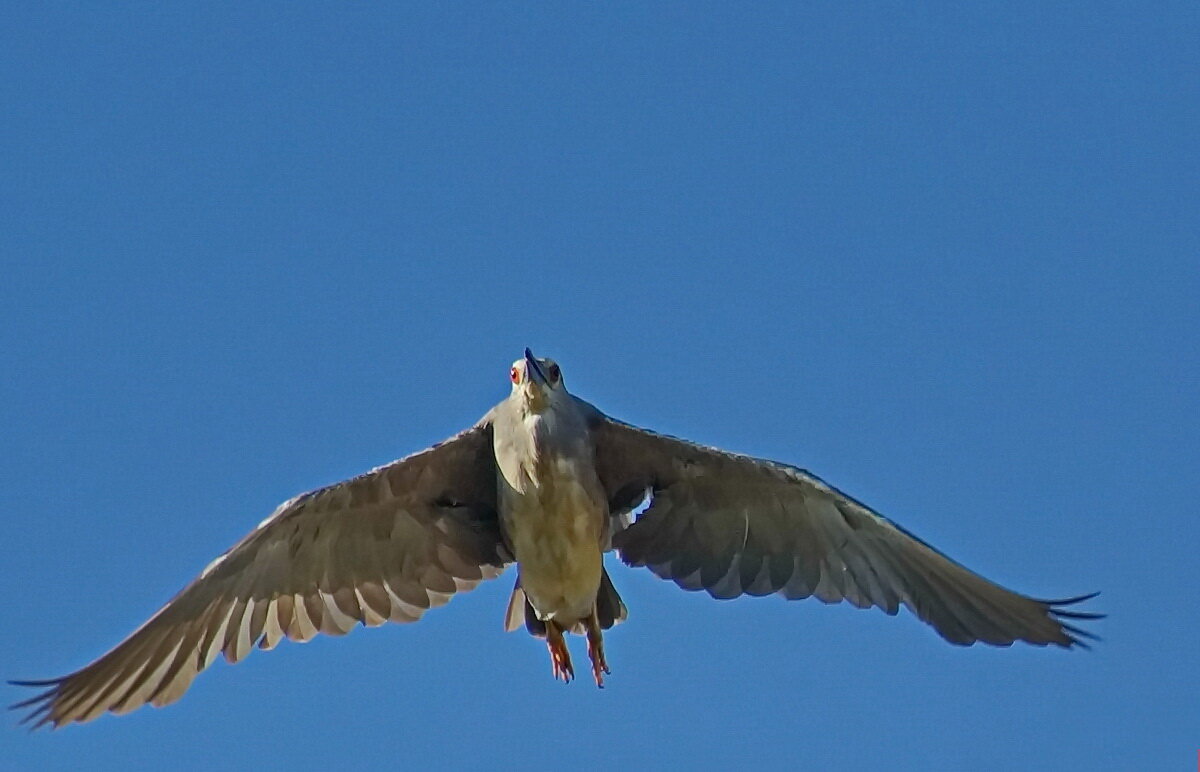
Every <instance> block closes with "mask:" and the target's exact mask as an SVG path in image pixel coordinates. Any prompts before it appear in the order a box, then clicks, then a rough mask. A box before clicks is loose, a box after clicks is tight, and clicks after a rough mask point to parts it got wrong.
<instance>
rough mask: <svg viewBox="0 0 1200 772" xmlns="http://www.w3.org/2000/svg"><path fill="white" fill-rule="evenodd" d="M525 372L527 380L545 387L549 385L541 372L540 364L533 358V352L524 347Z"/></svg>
mask: <svg viewBox="0 0 1200 772" xmlns="http://www.w3.org/2000/svg"><path fill="white" fill-rule="evenodd" d="M525 373H526V375H528V377H529V380H530V381H532V382H534V383H536V384H537V385H538V386H542V387H545V386H547V385H549V384H548V383H547V381H546V374H545V373H543V372H542V366H541V365H539V364H538V361H537V360H536V359H534V358H533V352H532V351H530V350H529V349H528V348H526V349H525Z"/></svg>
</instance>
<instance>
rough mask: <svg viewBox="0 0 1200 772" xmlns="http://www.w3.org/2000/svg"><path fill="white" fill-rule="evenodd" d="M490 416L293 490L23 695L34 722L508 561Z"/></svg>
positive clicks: (176, 684) (163, 699) (345, 621)
mask: <svg viewBox="0 0 1200 772" xmlns="http://www.w3.org/2000/svg"><path fill="white" fill-rule="evenodd" d="M492 453H493V451H492V429H491V424H490V422H489V420H488V419H487V418H485V419H484V420H483V421H482V422H480V423H479V424H477V425H476V426H474V427H472V428H471V429H468V430H467V431H465V432H463V433H461V434H459V435H457V436H455V437H453V438H451V439H449V440H447V441H446V442H444V443H441V444H439V445H435V446H434V447H432V448H430V449H428V450H425V451H422V452H420V453H416V454H413V455H411V456H408V457H407V458H403V459H400V460H399V461H395V462H393V463H391V464H388V465H386V466H382V467H379V468H378V469H375V470H373V471H371V472H367V473H366V474H363V475H360V476H359V477H355V478H353V479H350V480H346V481H344V482H340V483H337V484H335V485H330V486H328V487H326V488H321V489H319V490H315V491H312V492H310V493H305V494H303V495H301V496H297V497H296V498H294V499H292V500H291V501H288V502H286V503H284V504H282V505H281V506H280V507H279V508H278V509H276V510H275V513H274V514H272V515H271V516H270V517H268V518H267V519H266V520H264V521H263V522H262V524H261V525H259V526H258V528H256V529H255V530H254V531H253V532H251V533H250V534H249V535H247V536H246V537H245V538H244V539H242V540H241V541H240V542H238V543H237V544H236V545H234V546H233V547H232V548H231V549H230V550H229V551H228V552H226V553H225V554H224V555H222V556H221V557H219V558H217V559H216V560H214V561H213V562H212V563H211V564H210V565H209V566H208V568H206V569H204V571H203V572H202V573H201V574H200V576H198V577H197V578H196V579H195V580H194V581H193V582H192V583H191V584H189V585H188V586H187V587H186V588H184V589H183V590H182V591H181V592H180V593H179V594H178V595H176V596H175V598H174V599H172V600H171V601H170V602H169V603H167V605H165V606H164V607H163V608H162V609H160V610H159V612H158V613H157V614H155V615H154V616H153V617H152V618H151V619H150V620H149V621H147V622H146V623H145V624H144V625H142V626H141V627H140V628H138V630H137V631H136V632H134V633H133V634H132V635H130V636H129V637H128V638H126V639H125V640H124V641H123V642H121V643H120V644H119V645H117V647H116V648H114V649H113V650H112V651H110V652H108V653H107V654H105V655H104V656H102V657H101V658H100V659H98V660H96V661H95V662H92V663H91V664H89V665H87V666H86V667H84V668H82V669H81V670H77V671H75V672H74V673H71V674H70V675H67V676H64V677H62V678H55V679H52V680H49V681H26V682H18V683H21V684H22V685H27V686H42V687H47V688H46V689H45V690H44V691H43V692H42V693H40V694H38V695H37V696H35V697H33V698H32V699H29V700H26V701H25V702H22V703H19V704H18V705H14V706H13V707H14V708H21V707H29V708H32V712H31V713H30V714H29V716H28V717H27V718H26V720H27V721H30V720H31V721H33V722H34V726H35V727H36V726H41V725H43V724H53V725H54V726H55V727H58V726H62V725H63V724H67V723H70V722H72V721H80V722H82V721H89V720H91V719H93V718H95V717H97V716H99V715H100V714H102V713H104V712H105V711H112V712H114V713H125V712H127V711H130V710H133V709H134V708H137V707H139V706H141V705H144V704H146V703H153V704H154V705H157V706H161V705H166V704H168V703H171V702H174V701H175V700H177V699H179V698H180V697H181V696H182V695H183V693H184V691H185V690H186V689H187V688H188V686H189V685H191V682H192V679H194V678H195V677H196V674H197V673H199V672H200V671H201V670H203V669H204V668H206V667H208V666H209V665H210V664H212V662H213V660H214V659H215V658H216V656H217V654H219V653H223V654H224V655H225V659H226V660H228V661H229V662H237V661H239V660H241V659H242V657H244V656H246V654H248V653H249V652H250V650H251V649H252V648H254V647H255V646H257V647H259V648H263V649H270V648H274V647H275V645H276V644H278V643H279V641H280V640H282V639H283V638H285V637H286V638H290V639H292V640H296V641H307V640H309V639H310V638H312V637H313V636H314V635H316V634H317V633H319V632H320V633H328V634H331V635H342V634H344V633H346V632H349V630H350V629H351V628H352V627H353V626H354V625H356V624H358V623H362V624H364V625H368V626H374V625H381V624H383V623H384V622H387V621H391V622H412V621H414V620H416V619H417V618H419V617H420V616H421V615H422V614H423V613H424V612H425V611H426V610H427V609H429V608H430V607H431V606H436V605H440V604H442V603H445V602H446V601H447V600H448V599H449V598H450V596H451V595H453V594H454V593H455V592H458V591H460V590H466V589H470V588H471V587H474V586H475V585H476V584H477V583H478V582H479V581H481V580H483V579H487V578H490V577H493V576H496V575H497V574H499V573H500V572H501V571H502V570H503V568H504V566H505V564H506V563H507V562H508V557H507V555H506V554H505V551H504V547H503V546H502V542H501V538H500V532H499V525H498V520H497V516H496V478H495V463H494V460H493V455H492Z"/></svg>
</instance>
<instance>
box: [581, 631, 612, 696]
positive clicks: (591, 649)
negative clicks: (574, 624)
mask: <svg viewBox="0 0 1200 772" xmlns="http://www.w3.org/2000/svg"><path fill="white" fill-rule="evenodd" d="M587 626H588V627H587V642H588V658H589V659H591V661H592V678H594V679H595V680H596V686H598V687H600V688H601V689H603V688H604V675H605V674H606V673H610V672H612V671H610V670H609V669H608V662H607V661H606V660H605V659H604V633H603V632H602V631H601V630H600V623H599V621H597V619H596V615H595V614H592V615H591V616H590V617H588V620H587Z"/></svg>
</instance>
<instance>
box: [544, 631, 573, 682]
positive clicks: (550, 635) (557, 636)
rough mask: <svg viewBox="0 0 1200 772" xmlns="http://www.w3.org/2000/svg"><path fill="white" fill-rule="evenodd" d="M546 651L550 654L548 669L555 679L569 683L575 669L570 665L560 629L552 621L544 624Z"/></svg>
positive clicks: (568, 653) (569, 656) (569, 657)
mask: <svg viewBox="0 0 1200 772" xmlns="http://www.w3.org/2000/svg"><path fill="white" fill-rule="evenodd" d="M546 649H547V650H549V652H550V669H551V670H552V671H553V673H554V677H555V679H562V682H563V683H570V682H571V679H573V678H574V677H575V668H574V667H573V666H572V665H571V652H570V651H568V650H567V643H566V641H564V640H563V634H562V629H560V628H559V626H558V625H556V624H555V623H554V622H552V621H547V622H546Z"/></svg>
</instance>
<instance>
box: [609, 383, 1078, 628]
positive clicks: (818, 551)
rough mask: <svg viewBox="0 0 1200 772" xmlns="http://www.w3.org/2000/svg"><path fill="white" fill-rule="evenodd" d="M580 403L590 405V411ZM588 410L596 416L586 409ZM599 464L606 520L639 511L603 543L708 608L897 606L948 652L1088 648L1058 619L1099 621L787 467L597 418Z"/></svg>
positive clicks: (894, 609)
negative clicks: (974, 566) (777, 603)
mask: <svg viewBox="0 0 1200 772" xmlns="http://www.w3.org/2000/svg"><path fill="white" fill-rule="evenodd" d="M589 407H590V406H589ZM592 409H593V410H594V408H592ZM592 436H593V439H594V442H595V447H596V466H597V471H598V473H599V475H600V480H601V482H603V484H604V486H605V489H606V492H607V495H608V497H609V501H610V507H611V508H612V510H613V511H614V512H620V511H628V510H629V508H630V507H632V506H634V504H636V502H637V501H638V500H640V499H641V498H642V497H643V496H644V495H645V492H646V491H647V490H649V491H650V493H651V495H652V497H653V498H652V500H651V504H650V506H649V508H648V509H647V510H646V511H645V512H643V513H642V514H641V516H640V517H638V519H637V520H636V521H635V522H634V523H633V524H632V525H630V526H629V527H628V528H627V529H625V530H624V531H621V532H620V533H617V534H616V535H614V536H613V540H612V541H613V547H614V548H615V549H617V550H618V551H619V553H620V555H621V559H622V560H624V561H625V562H626V563H627V564H629V565H631V566H646V567H648V568H649V569H650V570H651V571H653V572H654V573H655V574H657V575H658V576H660V577H662V578H663V579H670V580H673V581H674V582H675V583H676V584H678V585H679V586H680V587H682V588H684V589H685V590H706V591H708V593H709V594H710V595H712V596H713V597H714V598H734V597H737V596H739V595H742V594H746V595H768V594H771V593H780V594H782V595H783V596H784V597H786V598H789V599H795V598H807V597H809V596H810V595H814V596H816V597H817V598H819V599H821V600H822V601H824V602H826V603H836V602H838V601H842V600H846V601H849V602H850V603H852V604H854V605H855V606H858V607H859V608H866V607H868V606H878V607H879V608H881V609H883V610H884V611H885V612H887V613H888V614H895V613H896V612H897V610H898V609H899V607H900V606H902V605H903V606H907V607H908V609H909V610H910V611H912V612H913V613H914V614H916V615H917V616H918V617H919V618H920V619H922V620H923V621H925V622H926V623H928V624H930V625H932V626H933V628H934V629H935V630H937V632H938V633H939V634H940V635H941V636H942V637H943V638H945V639H946V640H948V641H950V642H951V643H955V644H960V645H970V644H972V643H975V642H976V641H982V642H984V643H989V644H993V645H997V646H1007V645H1010V644H1012V643H1013V642H1014V641H1017V640H1022V641H1027V642H1029V643H1032V644H1035V645H1039V646H1044V645H1046V644H1056V645H1058V646H1063V647H1070V646H1072V645H1086V644H1084V643H1083V642H1082V641H1081V640H1080V639H1081V638H1095V636H1094V635H1092V634H1090V633H1088V632H1087V631H1085V630H1081V629H1079V628H1078V627H1076V626H1073V625H1071V624H1069V623H1066V622H1064V621H1063V620H1064V619H1068V620H1081V619H1095V618H1098V617H1099V616H1100V615H1098V614H1088V613H1081V612H1076V611H1070V610H1067V609H1065V608H1064V606H1069V605H1071V604H1073V603H1076V602H1079V601H1082V600H1086V599H1087V598H1090V597H1093V596H1091V595H1088V596H1083V597H1080V598H1068V599H1065V600H1057V601H1048V600H1036V599H1033V598H1029V597H1026V596H1024V595H1020V594H1018V593H1015V592H1012V591H1010V590H1006V589H1004V588H1003V587H1000V586H999V585H997V584H994V583H993V582H990V581H988V580H987V579H984V578H983V577H981V576H979V575H978V574H976V573H974V572H972V571H969V570H967V569H966V568H964V567H963V566H961V565H959V564H958V563H955V562H954V561H952V560H950V559H949V558H948V557H946V556H945V555H943V554H942V553H940V552H938V551H937V550H935V549H934V548H933V547H930V546H929V545H928V544H926V543H925V542H923V541H921V540H920V539H918V538H917V537H915V536H913V535H912V534H910V533H908V532H907V531H905V530H903V529H902V528H900V527H899V526H897V525H896V524H895V523H892V522H891V521H889V520H887V519H886V518H884V517H883V516H881V515H879V514H877V513H876V512H873V511H872V510H871V509H869V508H868V507H866V506H864V505H863V504H861V503H859V502H857V501H855V500H854V499H852V498H850V497H849V496H847V495H845V494H844V493H842V492H841V491H838V490H837V489H835V488H833V487H832V486H830V485H827V484H826V483H825V482H823V481H821V480H820V479H818V478H816V477H814V476H813V475H811V474H809V473H808V472H805V471H803V470H801V469H797V468H796V467H792V466H787V465H785V464H779V463H776V462H773V461H766V460H762V459H757V458H751V457H748V456H741V455H736V454H733V453H726V452H724V451H721V450H717V449H715V448H706V447H702V446H699V445H695V444H693V443H690V442H685V441H683V440H679V439H675V438H673V437H666V436H663V435H660V434H654V433H653V432H648V431H644V430H642V429H638V428H636V427H633V426H630V425H628V424H623V423H620V422H617V421H613V420H612V419H610V418H608V417H607V416H604V415H603V414H601V413H599V411H597V412H596V414H595V415H594V416H593V421H592Z"/></svg>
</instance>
